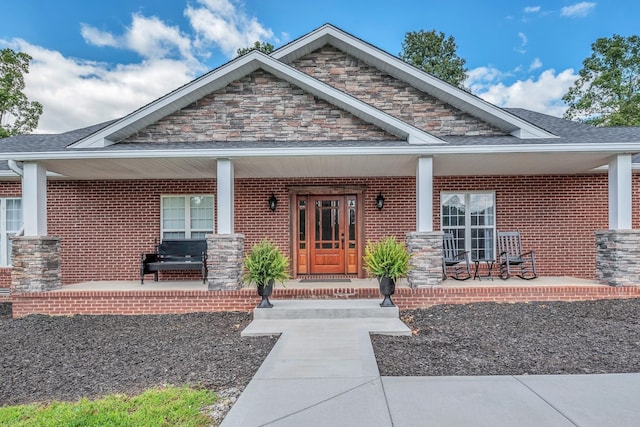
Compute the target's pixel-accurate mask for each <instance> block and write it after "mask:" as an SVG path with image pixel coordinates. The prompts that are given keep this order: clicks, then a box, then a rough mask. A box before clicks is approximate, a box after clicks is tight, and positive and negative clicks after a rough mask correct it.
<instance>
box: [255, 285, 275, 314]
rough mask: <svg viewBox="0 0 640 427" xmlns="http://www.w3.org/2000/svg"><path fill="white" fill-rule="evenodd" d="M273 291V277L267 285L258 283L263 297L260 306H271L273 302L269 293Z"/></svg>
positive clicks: (259, 293) (259, 291)
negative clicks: (270, 300)
mask: <svg viewBox="0 0 640 427" xmlns="http://www.w3.org/2000/svg"><path fill="white" fill-rule="evenodd" d="M271 292H273V279H272V280H269V283H268V284H267V285H258V295H260V296H261V297H262V300H261V301H260V304H258V308H271V307H273V304H271V303H270V302H269V295H271Z"/></svg>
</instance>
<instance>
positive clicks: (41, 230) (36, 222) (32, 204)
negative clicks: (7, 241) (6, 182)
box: [22, 162, 47, 236]
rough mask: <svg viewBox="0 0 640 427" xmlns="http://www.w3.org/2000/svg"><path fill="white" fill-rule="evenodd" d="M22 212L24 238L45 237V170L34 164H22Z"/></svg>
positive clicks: (41, 166)
mask: <svg viewBox="0 0 640 427" xmlns="http://www.w3.org/2000/svg"><path fill="white" fill-rule="evenodd" d="M23 172H24V175H23V177H22V212H23V215H24V235H25V236H46V235H47V169H46V168H45V167H44V166H43V165H41V164H39V163H35V162H26V163H24V164H23Z"/></svg>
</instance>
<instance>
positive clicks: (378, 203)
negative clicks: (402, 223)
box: [376, 193, 384, 209]
mask: <svg viewBox="0 0 640 427" xmlns="http://www.w3.org/2000/svg"><path fill="white" fill-rule="evenodd" d="M376 208H378V209H382V208H384V197H382V193H378V197H376Z"/></svg>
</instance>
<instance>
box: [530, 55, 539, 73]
mask: <svg viewBox="0 0 640 427" xmlns="http://www.w3.org/2000/svg"><path fill="white" fill-rule="evenodd" d="M541 67H542V61H541V60H540V58H534V59H533V61H532V62H531V65H529V71H533V70H537V69H538V68H541Z"/></svg>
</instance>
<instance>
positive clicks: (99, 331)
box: [0, 304, 276, 406]
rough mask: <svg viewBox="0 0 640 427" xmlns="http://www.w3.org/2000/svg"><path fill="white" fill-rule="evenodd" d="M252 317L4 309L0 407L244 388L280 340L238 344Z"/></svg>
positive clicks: (0, 322)
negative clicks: (159, 388)
mask: <svg viewBox="0 0 640 427" xmlns="http://www.w3.org/2000/svg"><path fill="white" fill-rule="evenodd" d="M250 321H251V315H249V314H247V313H206V314H205V313H199V314H185V315H154V316H73V317H48V316H41V315H32V316H27V317H25V318H22V319H16V320H13V319H11V318H10V304H0V369H1V371H0V406H3V405H9V404H18V403H28V402H38V401H50V400H77V399H79V398H81V397H89V398H91V397H99V396H102V395H105V394H109V393H115V392H124V393H131V394H134V393H138V392H141V391H142V390H144V389H147V388H149V387H152V386H155V385H164V384H174V385H182V384H198V385H202V386H204V387H207V388H210V389H213V390H220V389H226V388H233V387H242V386H245V385H246V384H247V383H248V382H249V380H250V379H251V377H252V376H253V375H254V374H255V372H256V370H257V369H258V368H259V367H260V364H261V363H262V361H263V360H264V358H265V357H266V356H267V354H268V353H269V351H271V348H272V347H273V345H274V344H275V342H276V338H272V337H260V338H240V332H241V331H242V329H243V328H244V327H245V326H246V325H247V324H248V323H249V322H250Z"/></svg>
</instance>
